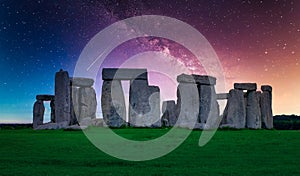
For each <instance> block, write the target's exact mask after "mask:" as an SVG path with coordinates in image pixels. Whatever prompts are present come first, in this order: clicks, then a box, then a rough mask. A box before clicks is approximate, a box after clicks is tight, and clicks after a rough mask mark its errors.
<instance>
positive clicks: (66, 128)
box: [64, 125, 88, 131]
mask: <svg viewBox="0 0 300 176" xmlns="http://www.w3.org/2000/svg"><path fill="white" fill-rule="evenodd" d="M87 128H88V126H79V125H71V126H67V127H65V128H64V129H65V130H76V131H77V130H85V129H87Z"/></svg>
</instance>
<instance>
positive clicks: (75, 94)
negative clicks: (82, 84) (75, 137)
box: [70, 86, 81, 125]
mask: <svg viewBox="0 0 300 176" xmlns="http://www.w3.org/2000/svg"><path fill="white" fill-rule="evenodd" d="M70 88H71V125H74V124H77V123H78V122H79V121H80V120H81V119H80V108H79V88H78V87H75V86H71V87H70Z"/></svg>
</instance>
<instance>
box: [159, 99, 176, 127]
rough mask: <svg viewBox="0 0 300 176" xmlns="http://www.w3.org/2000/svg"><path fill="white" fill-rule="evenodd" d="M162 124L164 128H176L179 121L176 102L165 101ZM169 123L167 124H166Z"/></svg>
mask: <svg viewBox="0 0 300 176" xmlns="http://www.w3.org/2000/svg"><path fill="white" fill-rule="evenodd" d="M162 112H163V115H162V122H164V124H163V125H164V126H166V127H168V126H174V125H175V124H176V121H177V116H176V104H175V101H174V100H172V101H164V102H163V104H162ZM166 123H167V124H166Z"/></svg>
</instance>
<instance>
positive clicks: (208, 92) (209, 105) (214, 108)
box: [198, 84, 220, 123]
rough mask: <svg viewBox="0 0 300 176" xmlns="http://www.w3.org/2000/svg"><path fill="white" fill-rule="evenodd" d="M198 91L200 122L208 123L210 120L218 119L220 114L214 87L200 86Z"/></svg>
mask: <svg viewBox="0 0 300 176" xmlns="http://www.w3.org/2000/svg"><path fill="white" fill-rule="evenodd" d="M198 91H199V100H200V103H199V105H200V106H199V120H198V122H200V123H206V121H207V119H208V118H213V119H216V118H218V117H219V114H220V113H219V105H218V102H217V96H216V91H215V88H214V86H211V85H202V84H200V85H198Z"/></svg>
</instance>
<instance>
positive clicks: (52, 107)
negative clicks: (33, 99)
mask: <svg viewBox="0 0 300 176" xmlns="http://www.w3.org/2000/svg"><path fill="white" fill-rule="evenodd" d="M50 108H51V117H50V119H51V122H52V123H54V122H55V101H54V100H51V101H50Z"/></svg>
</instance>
